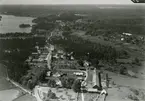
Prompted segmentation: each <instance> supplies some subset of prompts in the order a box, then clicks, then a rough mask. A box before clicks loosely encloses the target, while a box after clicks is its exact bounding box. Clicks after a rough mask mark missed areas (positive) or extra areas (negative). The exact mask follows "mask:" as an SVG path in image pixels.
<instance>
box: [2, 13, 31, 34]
mask: <svg viewBox="0 0 145 101" xmlns="http://www.w3.org/2000/svg"><path fill="white" fill-rule="evenodd" d="M0 15H1V16H2V19H1V21H0V33H2V34H4V33H11V32H21V33H23V32H25V33H30V32H31V27H28V28H20V27H19V25H20V24H30V25H33V23H32V20H33V19H34V18H32V17H20V16H13V15H3V14H0Z"/></svg>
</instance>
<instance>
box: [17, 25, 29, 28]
mask: <svg viewBox="0 0 145 101" xmlns="http://www.w3.org/2000/svg"><path fill="white" fill-rule="evenodd" d="M19 27H20V28H28V27H31V25H30V24H20V25H19Z"/></svg>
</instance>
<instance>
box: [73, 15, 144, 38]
mask: <svg viewBox="0 0 145 101" xmlns="http://www.w3.org/2000/svg"><path fill="white" fill-rule="evenodd" d="M143 21H144V19H143V18H125V19H124V18H118V19H117V18H110V19H102V20H101V19H97V20H94V22H93V23H92V24H88V25H85V26H84V24H82V25H79V26H77V25H74V26H75V27H74V28H78V27H79V28H81V30H85V31H87V32H86V34H88V35H92V36H97V35H99V34H100V35H101V34H108V33H119V34H122V33H123V32H127V33H132V34H143V33H145V29H144V24H143Z"/></svg>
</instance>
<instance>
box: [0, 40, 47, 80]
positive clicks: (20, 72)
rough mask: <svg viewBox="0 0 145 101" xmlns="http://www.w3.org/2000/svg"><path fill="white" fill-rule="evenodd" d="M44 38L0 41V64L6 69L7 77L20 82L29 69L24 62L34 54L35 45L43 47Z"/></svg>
mask: <svg viewBox="0 0 145 101" xmlns="http://www.w3.org/2000/svg"><path fill="white" fill-rule="evenodd" d="M44 44H45V38H27V39H1V40H0V53H1V54H0V62H1V63H3V64H5V65H6V66H7V68H8V72H9V76H10V77H11V78H12V79H14V80H16V81H18V82H20V79H21V77H22V76H24V75H25V74H26V73H27V71H28V70H29V69H30V67H29V66H28V64H25V63H24V61H25V60H26V59H27V58H28V57H29V56H30V55H31V53H32V52H35V51H36V49H35V45H39V46H41V47H42V46H44Z"/></svg>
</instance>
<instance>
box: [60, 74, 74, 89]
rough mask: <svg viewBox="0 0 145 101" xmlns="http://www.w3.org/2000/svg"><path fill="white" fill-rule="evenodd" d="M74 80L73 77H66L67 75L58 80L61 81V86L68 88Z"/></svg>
mask: <svg viewBox="0 0 145 101" xmlns="http://www.w3.org/2000/svg"><path fill="white" fill-rule="evenodd" d="M74 80H75V79H74V78H70V77H67V76H64V77H61V78H60V81H61V83H62V87H64V88H68V89H71V88H72V85H73V83H74Z"/></svg>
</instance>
